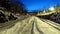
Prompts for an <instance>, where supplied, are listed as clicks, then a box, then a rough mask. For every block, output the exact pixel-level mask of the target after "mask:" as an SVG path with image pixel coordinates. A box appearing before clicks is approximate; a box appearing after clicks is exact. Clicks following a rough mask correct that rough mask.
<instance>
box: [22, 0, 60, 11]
mask: <svg viewBox="0 0 60 34" xmlns="http://www.w3.org/2000/svg"><path fill="white" fill-rule="evenodd" d="M21 1H22V3H23V4H24V5H25V6H26V8H27V9H28V10H43V9H48V8H49V7H51V6H56V5H57V4H60V0H21Z"/></svg>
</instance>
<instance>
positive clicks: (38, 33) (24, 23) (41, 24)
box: [0, 16, 60, 34]
mask: <svg viewBox="0 0 60 34" xmlns="http://www.w3.org/2000/svg"><path fill="white" fill-rule="evenodd" d="M13 23H15V22H13ZM0 34H60V24H57V23H55V22H52V21H50V20H46V19H42V18H38V17H35V16H30V17H27V18H25V19H23V20H21V19H20V20H17V21H16V23H15V24H14V26H13V27H11V28H9V29H6V30H4V31H1V32H0Z"/></svg>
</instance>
